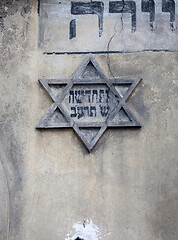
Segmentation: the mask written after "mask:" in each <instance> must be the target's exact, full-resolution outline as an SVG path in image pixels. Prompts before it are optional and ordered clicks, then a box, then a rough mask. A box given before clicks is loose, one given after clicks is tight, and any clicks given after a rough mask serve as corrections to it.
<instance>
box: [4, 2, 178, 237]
mask: <svg viewBox="0 0 178 240" xmlns="http://www.w3.org/2000/svg"><path fill="white" fill-rule="evenodd" d="M37 6H38V4H37V1H32V0H31V1H28V0H27V1H1V3H0V9H1V10H0V11H1V15H2V18H1V24H0V27H1V35H0V38H1V49H0V51H1V60H0V63H1V72H0V91H1V93H0V98H1V100H0V160H1V161H0V239H1V240H5V239H13V240H30V239H33V240H37V239H40V240H42V239H44V240H57V239H60V240H61V239H72V240H74V238H72V237H73V236H77V233H76V232H75V229H77V230H78V229H81V228H82V226H83V225H84V226H85V228H86V229H87V231H88V232H86V231H85V230H84V228H83V229H82V230H81V233H83V237H87V234H89V236H90V237H89V236H88V238H86V239H87V240H90V239H92V240H97V239H106V240H110V239H113V240H118V239H121V240H122V239H124V240H130V239H133V240H142V239H144V240H153V239H154V240H175V239H177V238H178V230H177V228H176V227H177V215H178V204H177V203H178V186H177V185H178V178H177V176H178V174H177V169H178V165H177V157H178V154H177V137H178V136H177V117H178V113H177V106H178V100H177V90H178V88H177V81H178V68H177V64H178V54H177V53H176V52H172V53H171V52H167V53H165V52H158V53H155V52H143V53H130V54H109V55H106V54H101V55H94V57H95V59H96V60H97V61H98V63H99V64H100V66H101V67H102V68H103V70H104V72H105V74H106V76H110V77H131V78H132V77H141V78H142V79H143V80H142V82H141V83H140V84H139V85H138V87H137V88H136V89H135V91H134V93H133V95H132V96H131V97H130V98H129V101H128V105H129V106H130V108H131V109H132V111H133V112H134V114H135V116H136V117H137V119H138V120H139V121H140V122H141V124H142V125H143V127H142V128H141V129H140V130H138V129H108V130H107V131H106V132H105V134H104V135H103V136H102V138H101V139H100V140H99V142H98V143H97V145H96V147H95V148H94V150H93V151H92V153H90V154H88V152H87V150H86V149H85V148H84V146H83V144H82V143H81V142H80V140H79V139H78V137H77V136H76V134H75V133H74V132H73V130H72V129H65V130H41V131H39V130H36V129H35V126H36V125H37V124H38V122H39V120H40V119H41V117H42V116H43V115H44V114H45V113H46V112H47V110H48V109H49V107H50V106H51V104H52V101H51V99H50V97H49V96H48V94H47V93H46V92H45V90H44V89H43V88H42V87H41V86H40V84H39V82H38V78H48V77H49V78H59V77H60V78H64V79H66V78H68V77H69V76H70V75H71V74H72V73H73V72H74V71H75V70H76V68H77V67H78V66H79V65H80V64H81V63H82V61H83V60H84V59H85V57H86V56H85V55H62V56H59V55H43V54H42V51H41V49H39V48H38V14H37ZM108 64H109V66H108ZM87 219H91V220H92V222H93V224H92V222H91V221H90V224H89V225H88V223H87ZM84 221H86V223H85V222H84ZM77 222H80V223H77ZM75 224H77V225H75ZM72 226H75V228H74V229H73V228H72ZM97 227H98V228H97ZM71 231H72V232H71ZM94 232H95V233H97V234H94ZM67 234H69V235H67ZM91 236H92V237H91ZM81 237H82V236H81ZM99 237H101V238H99Z"/></svg>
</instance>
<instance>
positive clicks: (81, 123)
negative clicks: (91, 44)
mask: <svg viewBox="0 0 178 240" xmlns="http://www.w3.org/2000/svg"><path fill="white" fill-rule="evenodd" d="M140 81H141V79H138V78H137V79H123V78H115V79H108V78H106V76H105V75H104V73H103V71H102V69H101V68H100V67H99V65H98V63H97V62H96V61H95V59H94V58H93V57H92V56H89V57H88V58H87V59H85V61H84V62H83V63H82V64H81V66H80V67H79V68H78V69H77V71H76V72H75V73H74V74H73V75H72V76H71V77H70V79H69V80H61V79H39V82H40V83H41V84H42V86H43V87H44V88H45V89H46V91H47V92H48V94H49V95H50V97H51V98H52V100H53V102H54V103H53V104H52V106H51V107H50V109H49V111H48V112H47V113H46V115H45V116H44V117H43V118H42V119H41V121H40V122H39V124H38V125H37V127H36V128H38V129H41V128H42V129H47V128H73V129H74V131H75V132H76V133H77V135H78V136H79V137H80V139H81V140H82V142H83V143H84V145H85V146H86V147H87V149H88V150H89V151H91V150H92V149H93V148H94V146H95V145H96V143H97V141H98V140H99V138H100V137H101V136H102V134H103V133H104V132H105V130H106V129H107V127H141V125H140V123H139V122H138V121H137V120H136V118H135V117H134V115H133V113H132V112H131V110H130V109H129V107H128V106H127V105H126V101H127V99H128V97H129V96H130V95H131V93H132V92H133V90H134V89H135V87H136V86H137V85H138V83H139V82H140ZM76 86H77V87H80V88H82V89H88V88H91V87H95V88H96V89H97V88H98V87H99V86H105V88H106V89H108V90H106V91H108V92H109V95H108V96H109V97H108V99H109V100H108V101H110V102H111V103H107V104H110V105H108V109H109V110H108V113H107V114H105V115H103V116H104V117H102V116H101V117H100V118H95V117H96V110H95V115H93V113H92V115H91V114H90V115H88V118H85V117H83V118H82V117H81V119H80V120H79V117H78V119H77V117H76V118H73V116H74V115H73V114H70V109H69V107H68V105H69V104H68V103H66V99H69V98H70V97H69V93H70V92H71V90H72V89H73V88H74V89H75V88H76ZM77 91H80V90H76V91H75V93H77ZM98 91H99V90H98ZM101 91H102V90H101ZM103 91H104V90H103ZM83 92H84V91H83ZM83 95H84V94H83ZM77 103H78V102H76V104H77ZM79 103H81V102H79ZM78 106H81V105H80V104H78V105H76V108H79V107H78ZM99 106H100V107H101V104H100V105H99ZM72 108H74V107H71V109H72ZM103 108H104V107H103ZM95 109H96V108H95ZM82 116H83V115H82ZM90 119H91V120H92V121H90ZM93 119H96V121H93Z"/></svg>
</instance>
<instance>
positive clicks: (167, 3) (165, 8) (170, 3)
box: [162, 0, 175, 31]
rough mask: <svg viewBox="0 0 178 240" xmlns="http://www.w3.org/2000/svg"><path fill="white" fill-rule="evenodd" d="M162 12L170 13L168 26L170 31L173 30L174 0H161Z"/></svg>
mask: <svg viewBox="0 0 178 240" xmlns="http://www.w3.org/2000/svg"><path fill="white" fill-rule="evenodd" d="M162 12H169V13H170V28H171V30H172V31H174V30H175V27H174V22H175V1H174V0H162Z"/></svg>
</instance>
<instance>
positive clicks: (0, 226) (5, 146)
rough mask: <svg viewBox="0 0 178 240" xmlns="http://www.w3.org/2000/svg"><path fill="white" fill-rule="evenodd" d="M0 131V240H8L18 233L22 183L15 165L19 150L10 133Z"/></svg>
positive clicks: (0, 129)
mask: <svg viewBox="0 0 178 240" xmlns="http://www.w3.org/2000/svg"><path fill="white" fill-rule="evenodd" d="M2 129H3V128H2V126H1V125H0V240H6V239H7V240H8V239H9V238H10V237H12V236H13V237H15V236H16V235H17V234H18V233H19V222H20V209H21V207H20V205H21V204H20V193H21V191H22V181H21V177H20V173H19V169H18V165H17V159H18V157H17V156H19V157H20V149H19V148H18V144H16V140H15V139H14V138H13V136H11V137H9V136H8V135H11V133H10V132H8V130H5V131H4V132H6V135H5V134H4V132H3V131H2ZM10 129H11V128H10ZM9 131H11V130H9Z"/></svg>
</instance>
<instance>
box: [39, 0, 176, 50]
mask: <svg viewBox="0 0 178 240" xmlns="http://www.w3.org/2000/svg"><path fill="white" fill-rule="evenodd" d="M39 1H40V4H39V6H40V7H39V11H38V12H39V46H40V48H42V49H43V50H44V53H49V54H52V53H57V54H65V53H72V54H73V53H80V52H84V53H85V52H87V53H88V52H91V53H93V52H101V53H102V52H114V51H116V52H117V51H118V52H120V51H142V50H144V51H145V50H146V51H147V50H166V51H169V50H171V51H172V50H176V51H177V50H178V29H177V26H178V16H177V15H178V3H177V2H176V1H175V0H157V1H155V0H135V1H133V0H124V1H122V0H120V1H106V0H103V1H68V0H63V1H60V2H59V1H57V0H39ZM108 43H109V47H108Z"/></svg>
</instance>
